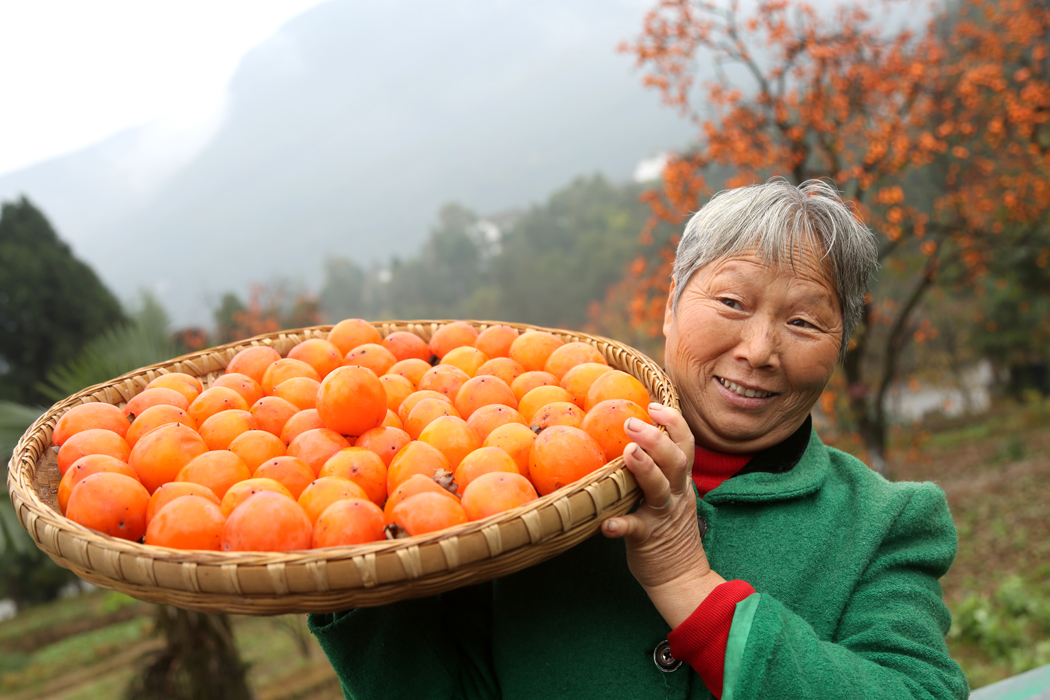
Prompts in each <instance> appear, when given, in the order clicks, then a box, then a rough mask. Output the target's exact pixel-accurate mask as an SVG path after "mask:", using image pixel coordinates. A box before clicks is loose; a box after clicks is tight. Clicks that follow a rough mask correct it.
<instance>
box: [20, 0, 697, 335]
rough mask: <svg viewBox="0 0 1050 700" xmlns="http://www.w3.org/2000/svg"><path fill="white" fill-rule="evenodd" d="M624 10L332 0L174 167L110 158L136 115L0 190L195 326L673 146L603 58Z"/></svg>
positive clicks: (287, 31) (112, 274)
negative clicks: (277, 282)
mask: <svg viewBox="0 0 1050 700" xmlns="http://www.w3.org/2000/svg"><path fill="white" fill-rule="evenodd" d="M644 10H645V6H644V5H643V4H642V3H640V2H616V1H614V0H578V1H574V2H572V3H566V2H563V1H556V0H537V1H535V2H530V3H524V2H508V1H500V0H484V1H483V0H447V1H444V2H441V3H433V2H426V1H424V0H382V1H380V0H372V1H365V0H332V1H331V2H328V3H325V4H322V5H318V6H316V7H314V8H312V9H311V10H309V11H307V12H305V13H303V14H302V15H300V16H298V17H296V18H295V19H293V20H291V21H290V22H288V23H287V24H286V25H285V26H284V27H282V29H281V30H280V31H279V32H278V33H277V34H276V35H275V36H273V37H272V38H270V39H269V40H268V41H266V42H264V43H263V44H261V45H260V46H258V47H257V48H256V49H254V50H253V51H251V52H249V53H248V54H247V55H246V56H245V58H244V59H243V61H242V63H241V65H240V67H239V68H238V71H237V73H236V75H235V77H234V79H233V81H232V82H231V84H230V86H229V94H228V99H227V104H226V109H225V112H224V115H223V119H222V122H221V124H219V125H218V127H217V129H216V130H215V131H214V134H213V135H212V136H211V138H210V140H209V141H208V142H207V143H206V144H205V145H204V146H203V147H202V148H200V149H199V150H198V151H197V152H196V155H195V156H194V157H192V158H190V159H189V160H188V161H186V162H176V163H173V164H169V166H168V167H167V169H166V170H164V169H162V170H160V171H156V172H153V173H152V176H151V179H146V176H145V175H144V174H142V173H144V172H147V171H145V170H143V169H142V168H141V167H139V168H137V169H136V168H129V167H128V166H127V163H129V162H135V160H134V157H135V154H136V148H140V147H141V143H143V142H145V141H147V140H148V139H146V138H145V136H144V132H143V129H145V127H143V129H133V130H129V131H128V132H125V133H122V134H119V135H117V136H115V137H113V138H112V139H109V140H107V141H105V142H103V143H100V144H97V145H95V146H92V147H90V148H88V149H85V150H84V151H81V152H79V153H76V154H72V155H68V156H64V157H61V158H57V159H54V160H52V161H49V162H47V163H43V164H40V165H37V166H34V167H31V168H27V169H25V170H22V171H19V172H15V173H12V174H9V175H7V176H4V177H0V197H4V198H10V197H12V196H14V195H16V194H18V193H25V194H26V195H27V196H28V197H29V198H30V199H31V200H32V201H33V202H34V203H35V204H37V205H38V206H39V207H41V208H42V209H43V210H44V211H45V212H47V213H48V215H49V216H50V217H51V218H52V220H53V223H54V224H55V226H56V228H58V230H59V231H60V233H61V234H62V235H63V236H64V237H65V238H66V239H67V240H69V241H70V242H71V243H72V244H73V246H74V247H75V249H76V250H77V253H78V255H80V256H81V257H82V258H84V259H86V260H88V261H90V262H91V263H92V264H93V265H95V266H96V269H98V271H99V272H100V274H101V275H102V276H103V277H104V278H105V279H106V281H107V282H108V283H109V284H110V285H111V286H112V287H113V288H114V289H115V290H117V291H118V293H120V294H123V295H130V294H133V293H134V292H135V291H136V290H137V289H139V288H143V287H146V288H149V289H152V290H153V291H154V292H156V293H157V294H158V296H159V297H160V299H161V300H162V301H163V303H164V304H165V305H166V306H167V307H168V308H169V309H170V311H171V312H172V315H173V316H174V318H175V319H176V320H177V321H178V322H179V323H207V322H208V321H209V319H210V308H211V306H212V305H213V304H214V303H215V300H216V299H217V298H218V297H219V295H221V293H222V292H224V291H226V290H230V289H232V290H236V291H241V292H243V290H244V289H246V287H247V285H248V284H249V283H250V282H251V281H265V280H271V279H274V278H277V277H285V278H292V279H296V280H301V281H303V282H305V283H306V285H307V286H308V287H310V288H313V289H316V288H317V287H318V286H319V283H320V280H319V279H318V278H319V276H320V274H321V263H322V261H323V259H324V257H325V256H326V255H327V254H329V253H336V254H339V255H343V256H348V257H351V258H353V259H355V260H357V261H359V262H361V263H366V264H367V263H370V262H375V261H381V260H386V259H388V258H389V257H390V256H393V255H401V256H407V255H412V254H414V253H415V252H416V250H417V248H418V246H419V244H420V243H421V241H422V240H423V238H424V237H425V235H426V233H427V230H428V228H429V226H430V225H431V223H432V222H433V221H434V220H435V217H436V213H437V210H438V209H439V208H440V206H441V205H442V204H443V203H445V202H448V201H453V200H454V201H458V202H461V203H462V204H464V205H466V206H467V207H469V208H471V209H474V210H476V211H479V212H482V213H488V212H493V211H499V210H503V209H508V208H512V207H522V206H527V205H529V204H530V203H532V202H536V201H539V200H541V199H543V198H545V197H546V196H547V195H548V194H549V193H550V192H552V191H553V190H555V189H556V188H558V187H560V186H563V185H564V184H565V183H567V182H568V181H569V180H571V179H572V178H573V177H574V176H577V175H580V174H586V173H591V172H596V171H597V172H602V173H604V174H605V175H607V176H608V177H610V178H612V179H614V180H626V179H628V178H629V177H630V175H631V172H632V170H633V168H634V166H635V164H636V163H637V162H638V161H639V160H641V159H642V158H645V157H649V156H652V155H653V154H654V153H656V152H659V151H662V150H665V149H668V148H675V147H681V146H682V145H684V144H685V143H686V142H687V141H688V139H689V137H690V136H691V133H692V131H691V129H690V128H689V125H688V123H686V122H685V121H683V120H681V119H679V118H678V116H677V115H676V114H674V113H673V112H672V111H671V110H669V109H667V108H666V107H663V106H661V105H660V104H659V99H658V97H657V95H656V94H655V93H653V92H652V91H646V90H644V89H643V88H642V87H641V82H640V79H639V76H638V75H637V72H636V71H635V70H634V68H633V65H632V60H631V59H630V57H629V56H626V55H623V54H618V53H617V52H616V50H615V49H616V46H617V44H618V43H619V42H620V41H623V40H625V39H630V38H633V37H634V36H635V35H636V34H637V33H638V32H639V30H640V28H641V20H642V15H643V13H644ZM140 160H141V158H140ZM158 172H159V174H158Z"/></svg>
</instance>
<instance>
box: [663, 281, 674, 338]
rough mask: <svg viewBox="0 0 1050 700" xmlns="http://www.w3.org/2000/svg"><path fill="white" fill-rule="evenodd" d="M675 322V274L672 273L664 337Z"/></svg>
mask: <svg viewBox="0 0 1050 700" xmlns="http://www.w3.org/2000/svg"><path fill="white" fill-rule="evenodd" d="M672 323H674V275H671V286H670V288H669V289H668V290H667V303H666V304H665V305H664V337H665V338H666V337H667V334H668V333H669V332H670V330H671V324H672Z"/></svg>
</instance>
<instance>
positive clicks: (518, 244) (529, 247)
mask: <svg viewBox="0 0 1050 700" xmlns="http://www.w3.org/2000/svg"><path fill="white" fill-rule="evenodd" d="M640 192H641V188H639V187H637V186H634V185H628V186H616V185H613V184H611V183H609V182H608V181H607V180H606V179H605V178H603V177H601V176H600V175H595V176H593V177H590V178H579V179H577V180H575V181H574V182H573V183H572V184H570V185H569V186H568V187H566V188H565V189H563V190H561V191H559V192H556V193H555V194H554V195H553V196H551V198H550V199H549V200H548V201H547V202H546V203H545V204H543V205H541V206H535V207H533V208H532V209H531V210H529V211H528V212H527V213H526V214H525V215H524V216H522V217H521V219H519V220H518V221H517V222H516V224H515V225H514V227H513V228H512V229H511V232H510V233H509V235H508V236H507V237H506V238H505V240H504V242H503V248H502V251H501V252H500V254H499V255H498V256H497V257H496V258H495V259H494V260H493V262H492V267H491V270H492V284H493V287H494V289H495V290H496V293H497V294H498V298H499V311H500V314H501V318H503V319H507V320H513V321H519V322H523V323H533V324H537V325H544V326H555V327H562V328H582V327H583V326H584V325H585V324H586V323H587V320H588V310H589V307H590V305H591V303H592V302H594V301H596V300H600V299H602V298H603V296H604V295H605V291H606V289H607V288H608V287H609V286H610V285H611V284H613V283H614V282H616V281H617V280H618V279H619V278H620V277H621V276H622V274H623V270H624V268H625V267H626V266H627V264H628V263H629V262H630V261H631V259H632V258H634V257H635V256H636V255H637V254H638V252H639V250H640V248H641V246H640V244H639V242H638V232H639V231H641V230H642V229H643V228H644V227H645V224H646V221H647V219H648V213H649V210H648V207H646V206H645V205H644V204H642V203H641V202H639V200H638V197H639V194H640Z"/></svg>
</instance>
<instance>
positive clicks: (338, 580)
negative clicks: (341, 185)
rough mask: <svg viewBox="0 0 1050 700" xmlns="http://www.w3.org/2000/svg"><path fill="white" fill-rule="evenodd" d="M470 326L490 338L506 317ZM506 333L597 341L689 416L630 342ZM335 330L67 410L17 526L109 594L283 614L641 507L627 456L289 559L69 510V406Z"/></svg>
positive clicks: (548, 544)
mask: <svg viewBox="0 0 1050 700" xmlns="http://www.w3.org/2000/svg"><path fill="white" fill-rule="evenodd" d="M447 322H448V321H411V322H405V321H390V322H385V323H376V324H375V326H376V328H377V329H378V330H379V332H380V334H381V335H383V336H384V337H386V336H387V335H389V334H390V333H393V332H394V331H409V332H412V333H415V334H416V335H418V336H420V337H421V338H423V339H424V340H428V341H429V339H430V337H431V335H432V334H433V333H434V331H435V330H437V328H439V327H440V326H441V325H443V324H444V323H447ZM470 323H472V324H473V325H474V326H475V327H476V328H478V329H479V330H483V329H484V328H486V327H488V326H489V325H493V324H494V323H495V322H482V321H472V322H470ZM504 325H509V326H511V327H514V328H517V329H518V330H519V331H524V330H529V329H536V330H547V331H549V332H551V333H554V334H555V335H557V336H559V337H560V338H562V339H563V340H564V341H566V342H572V341H582V342H587V343H590V344H592V345H594V346H595V347H596V348H598V350H599V351H600V352H601V353H602V354H603V355H604V357H605V358H606V360H607V361H608V362H609V364H610V365H611V366H612V367H614V368H616V369H621V370H623V371H625V372H628V373H630V374H632V375H634V376H635V377H637V378H638V379H639V380H641V382H642V383H643V384H644V385H645V386H646V388H647V389H648V390H649V394H650V396H652V397H654V399H657V400H659V401H661V402H662V403H664V404H665V405H669V406H673V407H675V408H678V396H677V394H676V392H675V390H674V388H673V387H672V386H671V384H670V382H669V381H668V379H667V377H666V375H664V373H663V371H662V370H661V369H660V367H659V366H658V365H657V364H656V363H655V362H653V361H652V360H650V359H649V358H647V357H645V356H644V355H642V354H641V353H639V352H637V351H636V350H633V349H631V348H629V347H627V346H626V345H623V344H621V343H617V342H615V341H612V340H608V339H605V338H599V337H597V336H590V335H586V334H580V333H569V332H566V331H560V330H555V329H546V328H538V327H535V326H528V325H524V324H513V323H510V324H504ZM329 330H331V326H316V327H311V328H305V329H301V330H298V331H282V332H279V333H271V334H268V335H263V336H258V337H256V338H252V339H250V340H246V341H239V342H237V343H231V344H229V345H224V346H220V347H216V348H211V349H208V350H204V351H201V352H197V353H194V354H191V355H186V356H184V357H181V358H177V359H175V360H171V361H169V362H163V363H159V364H156V365H152V366H150V367H145V368H142V369H139V370H136V371H134V372H130V373H128V374H126V375H124V376H122V377H119V378H117V379H114V380H112V381H110V382H106V383H104V384H100V385H98V386H94V387H90V388H88V389H85V390H84V391H81V392H80V393H78V394H75V395H74V396H71V397H69V398H67V399H65V400H64V401H62V402H60V403H58V404H56V405H55V406H53V407H52V408H51V409H50V410H49V411H48V412H47V413H45V414H44V415H43V416H41V417H40V418H39V419H38V420H37V421H36V422H35V423H33V425H32V426H31V427H30V428H29V430H27V431H26V433H25V435H23V436H22V439H21V440H19V442H18V444H17V446H16V447H15V451H14V454H13V456H12V458H11V463H10V468H9V470H8V491H9V492H10V494H11V500H12V502H13V503H14V506H15V511H16V513H17V514H18V518H19V521H20V522H21V523H22V525H23V527H25V528H26V530H27V531H28V532H29V534H30V536H31V537H32V538H33V539H34V540H35V541H36V542H37V544H38V545H39V546H40V548H41V549H43V550H44V551H45V552H47V554H48V555H49V556H50V557H51V558H52V559H54V560H55V561H56V562H57V563H58V564H60V565H62V566H64V567H66V568H68V569H71V570H72V571H74V572H75V573H76V574H77V575H78V576H80V577H81V578H83V579H85V580H86V581H90V582H91V583H94V584H96V585H98V586H102V587H105V588H111V589H115V590H119V591H122V592H125V593H127V594H129V595H132V596H134V597H136V598H139V599H142V600H146V601H149V602H156V603H171V604H174V605H178V606H180V607H184V608H188V609H192V610H200V611H203V612H231V613H241V614H254V615H272V614H282V613H290V612H327V611H333V610H342V609H347V608H351V607H363V606H372V605H383V604H386V603H390V602H393V601H396V600H402V599H407V598H416V597H421V596H427V595H434V594H436V593H440V592H443V591H447V590H451V589H453V588H457V587H459V586H464V585H468V584H473V583H481V582H483V581H488V580H491V579H493V578H497V577H499V576H504V575H506V574H509V573H512V572H514V571H518V570H520V569H523V568H526V567H528V566H531V565H533V564H537V563H539V562H541V561H544V560H546V559H549V558H550V557H553V556H555V555H556V554H559V553H561V552H563V551H565V550H566V549H568V548H570V547H572V546H573V545H575V544H578V543H579V542H582V541H583V540H585V539H587V538H588V537H591V536H592V535H594V534H595V533H596V532H597V531H598V527H599V525H600V522H601V521H602V520H603V519H605V518H606V517H609V516H612V515H620V514H623V513H626V512H628V511H629V510H630V509H631V508H632V507H633V506H634V504H635V503H636V502H637V500H638V497H639V495H640V491H639V490H638V487H637V484H636V483H635V481H634V478H633V476H632V475H631V473H630V472H628V471H627V470H626V469H625V468H624V467H623V459H622V458H618V459H616V460H614V461H612V462H610V463H609V464H607V465H606V466H605V467H603V468H602V469H600V470H598V471H596V472H594V473H592V474H590V475H588V476H587V477H585V478H583V479H581V480H580V481H578V482H576V483H574V484H570V485H569V486H566V487H564V488H562V489H559V490H558V491H556V492H554V493H552V494H550V495H548V496H544V497H542V498H540V499H539V500H537V501H533V502H532V503H529V504H527V505H525V506H522V507H519V508H516V509H514V510H511V511H507V512H505V513H500V514H499V515H495V516H492V517H490V518H486V519H484V520H480V521H477V522H471V523H466V524H463V525H459V526H457V527H455V528H449V529H447V530H442V531H440V532H436V533H430V534H428V535H422V536H418V537H411V538H407V539H401V540H390V541H382V542H374V543H370V544H366V545H356V546H352V547H335V548H329V549H321V550H311V551H302V552H289V553H277V552H203V551H185V550H176V549H168V548H164V547H154V546H147V545H143V544H139V543H136V542H128V541H126V540H121V539H117V538H113V537H109V536H106V535H103V534H101V533H98V532H95V531H93V530H90V529H88V528H85V527H83V526H81V525H78V524H76V523H74V522H72V521H70V520H68V519H66V518H64V517H63V516H62V515H61V514H60V513H59V511H58V508H57V492H58V484H59V481H60V479H61V475H60V473H59V471H58V465H57V460H56V455H55V452H54V450H53V449H52V448H51V447H52V445H51V432H52V430H53V429H54V426H55V424H56V423H57V422H58V419H59V418H60V417H61V415H62V414H63V413H65V412H66V411H67V410H69V409H70V408H72V407H73V406H76V405H79V404H81V403H88V402H91V401H101V402H104V403H110V404H114V405H117V406H123V404H125V403H126V402H127V401H128V400H129V399H131V398H132V397H133V396H135V395H136V394H138V393H139V392H141V391H142V390H143V389H144V388H145V387H146V385H147V384H148V383H149V382H150V381H152V380H153V379H154V378H156V377H158V376H160V375H162V374H167V373H170V372H184V373H186V374H190V375H193V376H196V377H198V378H199V379H200V380H201V382H202V383H203V384H204V385H205V387H207V386H209V385H210V384H211V382H212V381H213V380H214V379H215V378H216V377H218V376H220V375H221V374H222V373H223V372H224V370H225V368H226V365H227V364H228V363H229V361H230V360H231V359H232V358H233V356H234V355H236V354H237V352H239V351H240V350H242V349H243V348H245V347H249V346H251V345H269V346H271V347H273V348H274V349H275V350H277V351H278V352H279V353H280V354H281V355H282V356H284V355H286V354H287V353H288V351H289V350H290V349H291V348H292V347H294V346H295V345H297V344H298V343H300V342H302V341H303V340H306V339H308V338H322V339H323V338H326V337H327V335H328V331H329Z"/></svg>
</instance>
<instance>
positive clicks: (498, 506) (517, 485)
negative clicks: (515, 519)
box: [460, 472, 539, 520]
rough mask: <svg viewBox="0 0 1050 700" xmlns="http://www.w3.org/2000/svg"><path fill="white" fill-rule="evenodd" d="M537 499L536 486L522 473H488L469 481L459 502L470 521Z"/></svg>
mask: <svg viewBox="0 0 1050 700" xmlns="http://www.w3.org/2000/svg"><path fill="white" fill-rule="evenodd" d="M537 498H539V495H538V494H537V493H536V488H535V487H534V486H533V485H532V483H531V482H530V481H529V480H528V479H526V478H525V477H523V476H522V475H521V474H509V473H505V472H488V473H487V474H481V475H480V476H478V477H477V478H476V479H474V480H473V481H471V482H470V486H468V487H467V488H466V489H465V490H464V491H463V499H462V500H461V501H460V503H461V505H462V506H463V512H465V513H466V514H467V519H469V520H481V519H482V518H487V517H489V516H490V515H496V514H497V513H502V512H504V511H507V510H510V509H512V508H517V507H518V506H523V505H525V504H526V503H530V502H532V501H535V500H536V499H537Z"/></svg>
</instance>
